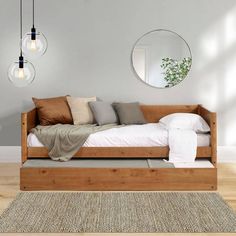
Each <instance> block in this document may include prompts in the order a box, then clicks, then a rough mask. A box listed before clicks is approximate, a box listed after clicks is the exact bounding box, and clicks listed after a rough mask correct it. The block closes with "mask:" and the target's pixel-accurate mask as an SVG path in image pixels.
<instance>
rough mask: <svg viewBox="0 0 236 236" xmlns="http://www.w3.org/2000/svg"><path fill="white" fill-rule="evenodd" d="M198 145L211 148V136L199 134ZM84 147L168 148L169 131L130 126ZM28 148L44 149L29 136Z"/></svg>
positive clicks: (103, 133) (99, 136) (98, 135)
mask: <svg viewBox="0 0 236 236" xmlns="http://www.w3.org/2000/svg"><path fill="white" fill-rule="evenodd" d="M197 145H198V146H199V147H201V146H210V135H209V134H198V135H197ZM83 146H84V147H155V146H168V131H167V130H166V129H165V128H164V127H163V125H162V124H159V123H149V124H145V125H130V126H125V127H121V128H113V129H109V130H105V131H101V132H98V133H94V134H92V135H90V136H89V137H88V139H87V141H86V142H85V143H84V145H83ZM28 147H43V145H42V144H41V143H40V142H39V140H38V139H37V137H36V136H35V135H34V134H32V133H30V134H29V135H28Z"/></svg>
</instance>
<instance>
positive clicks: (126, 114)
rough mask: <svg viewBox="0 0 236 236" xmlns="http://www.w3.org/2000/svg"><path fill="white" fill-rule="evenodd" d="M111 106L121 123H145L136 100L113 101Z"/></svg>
mask: <svg viewBox="0 0 236 236" xmlns="http://www.w3.org/2000/svg"><path fill="white" fill-rule="evenodd" d="M113 107H114V108H115V110H116V113H117V115H118V117H119V120H120V123H121V124H122V125H131V124H146V123H147V122H146V120H145V118H144V115H143V112H142V111H141V109H140V106H139V103H138V102H133V103H113Z"/></svg>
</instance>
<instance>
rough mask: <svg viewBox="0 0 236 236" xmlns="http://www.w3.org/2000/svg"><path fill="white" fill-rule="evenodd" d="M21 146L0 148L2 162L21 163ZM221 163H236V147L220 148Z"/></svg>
mask: <svg viewBox="0 0 236 236" xmlns="http://www.w3.org/2000/svg"><path fill="white" fill-rule="evenodd" d="M20 161H21V147H20V146H0V162H5V163H6V162H8V163H20ZM218 162H219V163H236V146H219V147H218Z"/></svg>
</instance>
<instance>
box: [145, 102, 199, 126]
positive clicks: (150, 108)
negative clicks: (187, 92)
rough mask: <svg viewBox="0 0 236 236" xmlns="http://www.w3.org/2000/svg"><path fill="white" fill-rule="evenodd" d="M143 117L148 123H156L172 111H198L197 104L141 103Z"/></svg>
mask: <svg viewBox="0 0 236 236" xmlns="http://www.w3.org/2000/svg"><path fill="white" fill-rule="evenodd" d="M141 110H142V111H143V114H144V117H145V118H146V120H147V122H149V123H156V122H158V121H159V120H160V119H161V118H162V117H164V116H166V115H169V114H172V113H195V114H197V113H198V105H173V106H172V105H160V106H158V105H141Z"/></svg>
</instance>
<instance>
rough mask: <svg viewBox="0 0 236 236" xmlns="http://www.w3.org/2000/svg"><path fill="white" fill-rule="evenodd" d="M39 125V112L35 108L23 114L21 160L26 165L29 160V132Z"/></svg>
mask: <svg viewBox="0 0 236 236" xmlns="http://www.w3.org/2000/svg"><path fill="white" fill-rule="evenodd" d="M36 125H37V110H36V108H34V109H33V110H31V111H29V112H23V113H21V160H22V163H24V162H25V161H26V160H27V156H28V148H27V135H28V133H29V131H30V130H31V129H32V128H34V127H35V126H36Z"/></svg>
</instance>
